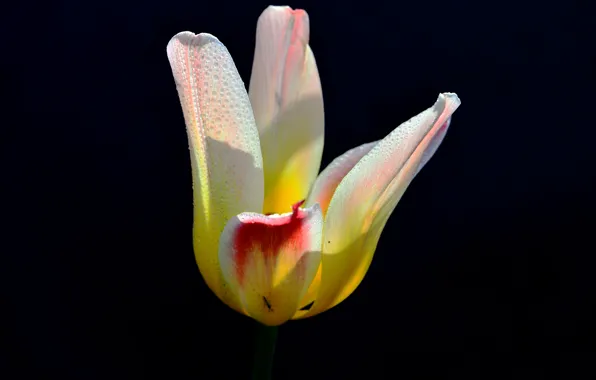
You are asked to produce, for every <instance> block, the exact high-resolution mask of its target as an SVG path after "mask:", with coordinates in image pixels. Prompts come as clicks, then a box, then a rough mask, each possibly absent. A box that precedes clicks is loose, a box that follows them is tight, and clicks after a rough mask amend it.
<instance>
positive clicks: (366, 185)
mask: <svg viewBox="0 0 596 380" xmlns="http://www.w3.org/2000/svg"><path fill="white" fill-rule="evenodd" d="M459 104H460V101H459V98H458V97H457V95H455V94H449V93H447V94H441V95H439V99H438V100H437V102H436V103H435V104H434V106H433V107H431V108H429V109H427V110H426V111H423V112H422V113H420V114H419V115H417V116H415V117H414V118H412V119H410V120H409V121H407V122H405V123H403V124H402V125H400V126H399V127H398V128H396V129H395V130H394V131H393V132H391V133H390V134H389V135H388V136H387V137H385V138H384V139H383V140H381V141H380V142H379V143H378V144H377V145H376V146H375V147H374V148H373V149H371V151H370V152H369V153H368V154H366V155H365V156H364V157H363V158H362V159H361V160H360V161H359V162H358V163H357V164H356V165H355V166H354V168H353V169H352V170H351V171H350V172H349V173H348V174H347V175H346V176H345V177H344V179H343V180H342V181H341V183H340V184H339V186H338V187H337V189H336V191H335V193H334V195H333V197H332V199H331V203H330V204H329V208H328V210H327V214H326V216H325V224H324V236H323V255H322V257H321V266H322V273H321V284H320V286H319V292H318V294H317V298H316V301H315V303H314V305H313V307H312V308H311V309H310V310H309V312H308V313H307V314H306V315H305V316H312V315H315V314H318V313H320V312H322V311H324V310H327V309H329V308H331V307H333V306H335V305H337V304H338V303H340V302H341V301H343V300H344V299H345V298H346V297H347V296H349V295H350V294H351V293H352V292H353V291H354V289H356V287H357V286H358V284H360V282H361V281H362V279H363V278H364V275H365V273H366V271H367V270H368V267H369V265H370V263H371V261H372V257H373V254H374V251H375V249H376V246H377V242H378V240H379V237H380V236H381V232H382V231H383V227H384V226H385V223H386V222H387V220H388V219H389V216H390V215H391V213H392V212H393V210H394V208H395V206H396V205H397V203H398V201H399V200H400V198H401V196H402V195H403V193H404V192H405V190H406V188H407V187H408V185H409V184H410V182H411V181H412V179H413V178H414V176H415V175H416V173H417V172H418V169H419V168H420V166H421V164H424V163H426V161H428V158H429V157H428V155H427V156H425V152H430V151H434V150H436V149H437V147H438V145H437V141H439V140H437V139H436V138H437V137H438V138H439V139H440V138H441V136H442V135H444V132H445V129H446V128H447V126H448V121H449V118H450V117H451V114H452V113H453V112H454V111H455V110H456V109H457V107H458V106H459ZM439 142H440V141H439ZM424 160H426V161H424Z"/></svg>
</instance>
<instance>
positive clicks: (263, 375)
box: [252, 322, 277, 380]
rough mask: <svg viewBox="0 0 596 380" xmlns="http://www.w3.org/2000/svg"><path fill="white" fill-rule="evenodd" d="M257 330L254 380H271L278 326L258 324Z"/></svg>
mask: <svg viewBox="0 0 596 380" xmlns="http://www.w3.org/2000/svg"><path fill="white" fill-rule="evenodd" d="M255 330H256V339H255V351H254V352H255V356H254V362H253V369H252V380H271V370H272V369H273V355H274V354H275V341H276V340H277V326H273V327H272V326H265V325H262V324H260V323H258V322H257V327H256V329H255Z"/></svg>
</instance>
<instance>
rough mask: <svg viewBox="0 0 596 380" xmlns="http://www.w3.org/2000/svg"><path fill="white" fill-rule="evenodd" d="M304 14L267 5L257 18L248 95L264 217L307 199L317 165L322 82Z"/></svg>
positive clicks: (322, 119) (318, 158) (321, 131)
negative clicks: (259, 153) (260, 169)
mask: <svg viewBox="0 0 596 380" xmlns="http://www.w3.org/2000/svg"><path fill="white" fill-rule="evenodd" d="M309 29H310V26H309V19H308V15H307V13H306V12H305V11H303V10H300V9H298V10H292V9H291V8H290V7H287V6H284V7H281V6H270V7H268V8H267V9H266V10H265V11H264V12H263V13H262V14H261V16H260V17H259V21H258V23H257V36H256V47H255V56H254V62H253V67H252V75H251V78H250V88H249V95H250V101H251V104H252V106H253V110H254V114H255V120H256V123H257V127H258V129H259V135H260V139H261V150H262V153H263V167H264V172H265V203H264V209H263V212H265V213H274V212H276V213H280V212H288V211H289V206H290V205H291V204H294V203H296V202H298V201H300V200H303V199H305V198H306V195H307V194H308V191H309V189H310V187H311V185H312V183H313V182H314V180H315V178H316V177H317V174H318V172H319V168H320V165H321V155H322V152H323V134H324V116H323V95H322V92H321V82H320V80H319V72H318V70H317V64H316V62H315V58H314V55H313V53H312V50H311V48H310V46H309V45H308V40H309V33H310V30H309Z"/></svg>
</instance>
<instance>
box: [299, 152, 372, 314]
mask: <svg viewBox="0 0 596 380" xmlns="http://www.w3.org/2000/svg"><path fill="white" fill-rule="evenodd" d="M378 143H379V142H378V141H375V142H371V143H368V144H363V145H360V146H359V147H356V148H353V149H350V150H348V151H347V152H345V153H344V154H342V155H341V156H339V157H337V158H335V159H334V160H333V161H331V163H330V164H329V165H328V166H327V167H326V168H325V170H323V171H322V172H321V174H319V176H318V177H317V180H316V181H315V184H314V185H313V187H312V189H311V191H310V193H309V194H308V197H307V198H306V202H305V205H306V206H307V207H309V206H311V205H314V204H318V205H319V206H321V210H322V212H323V217H325V214H326V213H327V208H328V207H329V202H331V197H332V196H333V193H334V192H335V189H336V188H337V186H338V185H339V183H340V182H341V180H342V179H343V178H344V177H345V176H346V174H348V172H349V171H350V170H352V168H353V167H354V165H356V164H357V163H358V161H360V159H361V158H362V157H363V156H364V155H366V154H367V153H368V152H370V150H371V149H372V148H373V147H374V146H375V145H377V144H378ZM321 274H322V267H321V266H319V269H318V270H317V274H316V276H315V278H314V280H313V281H312V283H311V284H310V287H309V288H308V291H307V292H306V294H305V295H304V297H303V298H302V301H300V307H301V309H300V310H298V311H297V312H296V314H295V315H294V317H293V319H299V318H302V317H303V316H305V315H306V314H307V313H308V309H307V307H308V305H312V304H313V303H314V301H315V299H316V297H317V293H318V292H319V285H320V283H321Z"/></svg>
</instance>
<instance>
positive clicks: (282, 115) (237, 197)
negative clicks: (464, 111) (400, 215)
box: [167, 6, 460, 326]
mask: <svg viewBox="0 0 596 380" xmlns="http://www.w3.org/2000/svg"><path fill="white" fill-rule="evenodd" d="M309 29H310V28H309V18H308V15H307V13H306V12H305V11H303V10H292V9H291V8H290V7H281V6H270V7H268V8H267V9H266V10H265V11H264V12H263V13H262V15H261V16H260V18H259V20H258V23H257V35H256V48H255V56H254V63H253V68H252V76H251V81H250V86H249V91H248V93H247V91H246V89H245V87H244V84H243V82H242V80H241V79H240V76H239V74H238V71H237V70H236V67H235V65H234V62H233V60H232V58H231V56H230V54H229V52H228V50H227V49H226V48H225V46H224V45H223V44H222V43H221V42H220V41H219V40H218V39H217V38H216V37H214V36H212V35H210V34H207V33H201V34H198V35H195V34H193V33H190V32H182V33H179V34H177V35H176V36H174V37H173V38H172V39H171V41H170V42H169V44H168V46H167V55H168V58H169V61H170V65H171V68H172V72H173V75H174V79H175V82H176V87H177V91H178V94H179V98H180V102H181V104H182V110H183V114H184V120H185V123H186V130H187V134H188V140H189V145H190V157H191V165H192V177H193V198H194V226H193V242H194V251H195V256H196V261H197V264H198V267H199V270H200V272H201V274H202V276H203V278H204V279H205V282H206V283H207V285H208V286H209V288H210V289H211V290H212V291H213V292H214V293H215V294H216V295H217V296H218V297H219V298H220V299H221V300H222V301H223V302H224V303H226V304H227V305H228V306H230V307H231V308H232V309H234V310H237V311H238V312H240V313H243V314H246V315H247V316H250V317H252V318H254V319H255V320H257V321H259V322H261V323H262V324H264V325H267V326H277V325H280V324H282V323H284V322H286V321H288V320H290V319H300V318H305V317H310V316H314V315H317V314H319V313H321V312H323V311H325V310H329V309H330V308H332V307H334V306H335V305H337V304H338V303H340V302H342V301H343V300H344V299H345V298H346V297H348V296H349V295H350V294H351V293H352V292H353V291H354V290H355V289H356V287H357V286H358V285H359V283H360V282H361V281H362V279H363V278H364V275H365V274H366V272H367V270H368V267H369V266H370V263H371V261H372V258H373V255H374V252H375V249H376V246H377V242H378V240H379V238H380V235H381V232H382V230H383V228H384V226H385V224H386V222H387V220H388V218H389V216H390V215H391V213H392V212H393V210H394V209H395V207H396V205H397V203H398V201H399V200H400V198H401V197H402V195H403V194H404V192H405V190H406V188H407V187H408V185H409V184H410V182H411V181H412V179H413V178H414V176H415V175H416V174H417V173H418V172H419V171H420V169H422V167H423V166H424V165H425V164H426V163H427V162H428V160H429V159H430V158H431V157H432V155H433V154H434V153H435V151H436V150H437V148H438V147H439V145H440V144H441V142H442V140H443V137H444V136H445V134H446V132H447V128H448V127H449V124H450V120H451V115H452V113H453V112H454V111H455V110H456V108H457V107H458V106H459V104H460V101H459V99H458V97H457V95H455V94H452V93H443V94H440V95H439V97H438V100H437V101H436V102H435V104H434V105H433V106H432V107H430V108H428V109H427V110H425V111H423V112H421V113H420V114H418V115H417V116H415V117H413V118H412V119H410V120H408V121H407V122H405V123H403V124H401V125H400V126H399V127H397V128H396V129H395V130H393V131H392V132H391V133H390V134H389V135H387V136H386V137H385V138H384V139H382V140H379V141H376V142H372V143H367V144H364V145H361V146H359V147H357V148H354V149H352V150H349V151H347V152H346V153H344V154H343V155H341V156H339V157H338V158H336V159H335V160H333V161H332V162H331V164H330V165H329V166H328V167H327V168H326V169H324V170H323V171H322V172H321V173H320V174H319V169H320V164H321V155H322V150H323V134H324V133H323V132H324V115H323V97H322V92H321V83H320V80H319V74H318V70H317V65H316V62H315V58H314V55H313V52H312V50H311V48H310V46H309V44H308V41H309V33H310V30H309ZM371 75H374V73H373V74H371ZM317 175H318V176H317Z"/></svg>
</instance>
